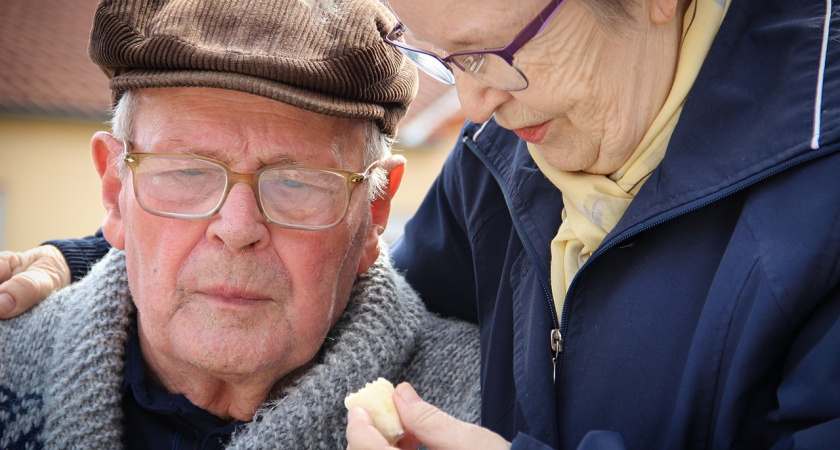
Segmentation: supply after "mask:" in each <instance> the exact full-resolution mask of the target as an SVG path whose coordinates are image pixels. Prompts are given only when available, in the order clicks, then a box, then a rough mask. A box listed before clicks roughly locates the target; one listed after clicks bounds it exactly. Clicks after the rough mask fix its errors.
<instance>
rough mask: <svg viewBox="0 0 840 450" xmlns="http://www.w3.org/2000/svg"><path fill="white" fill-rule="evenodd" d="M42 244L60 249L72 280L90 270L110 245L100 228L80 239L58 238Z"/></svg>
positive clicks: (82, 276) (79, 277) (76, 279)
mask: <svg viewBox="0 0 840 450" xmlns="http://www.w3.org/2000/svg"><path fill="white" fill-rule="evenodd" d="M43 245H54V246H56V247H58V249H59V250H61V253H62V254H63V255H64V259H65V260H67V265H68V266H69V267H70V275H71V276H72V281H73V282H75V281H79V280H80V279H82V278H84V276H85V275H87V273H88V272H89V271H90V268H91V266H93V265H94V264H96V262H97V261H99V260H100V259H102V257H104V256H105V254H106V253H108V250H110V249H111V245H110V244H108V241H106V240H105V237H104V236H103V235H102V229H101V228H100V229H99V230H97V231H96V234H93V235H91V236H87V237H85V238H82V239H60V240H52V241H47V242H44V244H43Z"/></svg>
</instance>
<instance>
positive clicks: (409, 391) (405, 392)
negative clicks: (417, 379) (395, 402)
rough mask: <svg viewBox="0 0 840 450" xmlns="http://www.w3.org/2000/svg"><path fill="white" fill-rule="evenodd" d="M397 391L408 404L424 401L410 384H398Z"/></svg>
mask: <svg viewBox="0 0 840 450" xmlns="http://www.w3.org/2000/svg"><path fill="white" fill-rule="evenodd" d="M396 391H397V395H398V396H399V397H400V399H401V400H402V401H403V402H405V404H406V405H413V404H414V403H417V402H422V401H423V399H422V398H420V396H419V395H417V391H415V390H414V388H413V387H411V385H410V384H407V383H401V384H400V385H399V386H397V389H396Z"/></svg>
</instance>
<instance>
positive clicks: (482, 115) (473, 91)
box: [454, 69, 512, 123]
mask: <svg viewBox="0 0 840 450" xmlns="http://www.w3.org/2000/svg"><path fill="white" fill-rule="evenodd" d="M454 72H455V88H456V89H457V90H458V99H459V100H460V101H461V110H462V111H463V112H464V115H466V116H467V118H468V119H470V121H472V122H473V123H484V122H486V121H488V120H490V117H492V116H493V113H494V112H496V110H497V109H499V107H500V106H501V105H502V104H504V103H505V102H507V101H508V100H510V99H511V98H512V97H511V95H510V92H507V91H502V90H499V89H495V88H492V87H490V86H488V85H486V84H484V83H482V82H481V81H479V80H477V79H475V78H473V77H472V76H470V75H467V74H466V73H464V72H463V71H460V70H458V69H455V71H454Z"/></svg>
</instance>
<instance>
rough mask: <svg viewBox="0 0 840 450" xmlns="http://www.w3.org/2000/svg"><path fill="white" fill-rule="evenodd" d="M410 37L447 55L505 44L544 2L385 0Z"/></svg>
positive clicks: (529, 0) (541, 0)
mask: <svg viewBox="0 0 840 450" xmlns="http://www.w3.org/2000/svg"><path fill="white" fill-rule="evenodd" d="M387 1H388V5H389V6H390V7H391V9H392V11H394V13H395V14H396V15H397V17H398V18H399V19H400V21H401V22H402V23H403V24H404V25H405V26H406V28H407V29H408V32H409V34H410V35H411V36H412V37H413V38H415V39H417V40H419V41H421V42H423V43H427V44H431V45H433V46H435V47H437V48H439V49H442V50H446V51H448V52H452V51H458V50H464V49H482V48H496V47H500V46H503V45H506V44H507V43H508V42H509V41H510V40H511V39H512V38H513V37H514V36H515V35H516V33H517V32H518V31H519V30H520V28H521V27H523V26H524V25H525V24H527V23H528V21H529V20H531V19H532V18H533V17H534V16H535V15H536V14H537V13H538V12H539V11H540V10H541V9H542V8H544V7H545V6H546V5H547V4H548V1H547V0H521V1H517V2H510V1H507V0H487V1H478V0H445V1H434V0H416V1H415V0H387Z"/></svg>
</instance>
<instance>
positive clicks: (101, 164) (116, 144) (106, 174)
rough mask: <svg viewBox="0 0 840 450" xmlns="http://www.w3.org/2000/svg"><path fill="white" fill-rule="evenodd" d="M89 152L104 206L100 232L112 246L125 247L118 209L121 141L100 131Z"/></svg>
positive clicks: (120, 184) (95, 136)
mask: <svg viewBox="0 0 840 450" xmlns="http://www.w3.org/2000/svg"><path fill="white" fill-rule="evenodd" d="M90 153H91V156H92V157H93V165H94V166H95V167H96V172H97V173H99V179H100V180H101V181H102V204H103V205H104V206H105V221H104V222H103V224H102V233H103V234H104V235H105V239H107V240H108V243H110V244H111V245H112V246H113V247H114V248H117V249H120V250H123V249H125V232H124V229H123V220H122V213H121V211H120V192H121V191H122V179H121V178H120V174H119V165H118V163H117V162H118V160H119V157H120V156H121V155H122V153H123V143H122V142H120V141H119V140H118V139H117V138H115V137H114V136H113V135H111V134H110V133H106V132H104V131H100V132H98V133H96V134H94V135H93V139H91V141H90Z"/></svg>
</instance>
